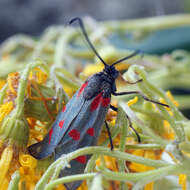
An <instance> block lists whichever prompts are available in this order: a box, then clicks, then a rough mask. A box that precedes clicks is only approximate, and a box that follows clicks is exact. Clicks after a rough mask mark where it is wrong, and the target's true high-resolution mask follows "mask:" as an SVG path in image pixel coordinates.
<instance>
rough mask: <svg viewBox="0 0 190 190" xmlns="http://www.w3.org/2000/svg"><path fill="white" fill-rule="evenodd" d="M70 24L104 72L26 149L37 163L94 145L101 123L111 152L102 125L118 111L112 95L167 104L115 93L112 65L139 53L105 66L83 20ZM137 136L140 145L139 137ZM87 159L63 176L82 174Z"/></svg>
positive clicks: (79, 159) (79, 160)
mask: <svg viewBox="0 0 190 190" xmlns="http://www.w3.org/2000/svg"><path fill="white" fill-rule="evenodd" d="M73 22H78V23H79V26H80V28H81V30H82V32H83V35H84V37H85V39H86V41H87V42H88V44H89V46H90V47H91V49H92V50H93V52H94V53H95V55H96V56H97V57H98V58H99V60H100V61H101V62H102V63H103V64H104V69H103V71H102V72H99V73H96V74H94V75H93V76H91V77H90V78H88V79H87V80H86V81H85V82H84V84H83V85H82V86H81V87H80V89H79V90H78V91H77V92H76V93H75V94H74V96H73V97H72V98H71V99H70V101H69V102H68V103H67V105H66V106H65V107H64V108H63V110H62V111H61V112H60V113H59V114H58V116H57V118H56V120H55V122H54V123H53V126H52V128H51V129H50V131H49V133H48V134H47V135H46V136H45V138H44V139H43V140H42V141H41V142H39V143H36V144H33V145H31V146H30V147H29V148H28V151H29V152H30V154H31V155H32V156H34V157H35V158H36V159H43V158H46V157H48V156H50V155H52V154H54V158H55V160H56V159H58V158H59V157H60V156H61V155H63V154H67V153H70V152H72V151H75V150H76V149H79V148H82V147H87V146H93V145H96V143H97V139H98V137H99V135H100V132H101V128H102V125H103V124H104V123H105V126H106V128H107V131H108V135H109V140H110V144H111V150H112V149H113V143H112V139H111V134H110V130H109V127H108V124H107V122H106V121H105V117H106V114H107V112H108V109H109V108H110V109H113V110H114V111H117V108H116V107H114V106H112V105H111V104H110V101H111V95H113V96H120V95H128V94H139V95H141V96H142V97H143V98H144V99H145V100H147V101H150V102H153V103H156V104H160V105H162V106H167V107H168V105H166V104H162V103H160V102H157V101H154V100H150V99H149V98H148V97H146V96H144V95H142V93H140V92H139V91H129V92H117V89H116V84H115V80H116V78H117V77H118V75H119V71H118V70H116V68H115V65H116V64H118V63H120V62H122V61H124V60H127V59H129V58H131V57H133V56H135V55H137V54H138V53H139V51H135V52H134V53H132V54H131V55H129V56H127V57H124V58H122V59H120V60H118V61H116V62H115V63H113V64H112V65H108V64H106V62H105V61H104V60H103V59H102V58H101V57H100V55H99V54H98V52H97V51H96V49H95V47H94V46H93V45H92V43H91V41H90V40H89V38H88V35H87V32H86V30H85V28H84V24H83V22H82V20H81V19H80V18H78V17H77V18H74V19H72V20H71V21H70V23H73ZM127 117H128V116H127ZM128 119H129V117H128ZM130 126H131V125H130ZM131 127H132V126H131ZM135 132H136V131H135ZM136 134H137V137H138V139H139V141H140V137H139V135H138V133H136ZM89 158H90V156H85V155H84V156H79V157H77V158H76V159H74V160H72V161H71V162H70V165H71V167H70V168H65V169H64V170H63V171H62V174H63V175H64V176H68V175H72V174H80V173H83V172H84V169H85V167H86V164H87V161H88V159H89ZM80 184H81V181H78V182H72V183H67V184H64V185H65V187H66V188H67V190H75V189H76V188H77V187H78V186H79V185H80Z"/></svg>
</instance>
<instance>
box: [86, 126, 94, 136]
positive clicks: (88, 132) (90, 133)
mask: <svg viewBox="0 0 190 190" xmlns="http://www.w3.org/2000/svg"><path fill="white" fill-rule="evenodd" d="M86 133H87V134H88V135H90V136H92V137H93V136H94V128H92V127H91V128H88V130H87V132H86Z"/></svg>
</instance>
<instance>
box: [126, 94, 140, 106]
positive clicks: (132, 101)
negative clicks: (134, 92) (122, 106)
mask: <svg viewBox="0 0 190 190" xmlns="http://www.w3.org/2000/svg"><path fill="white" fill-rule="evenodd" d="M137 101H138V97H137V96H135V97H134V98H133V99H132V100H129V101H128V102H127V105H128V106H131V105H133V104H135V103H137Z"/></svg>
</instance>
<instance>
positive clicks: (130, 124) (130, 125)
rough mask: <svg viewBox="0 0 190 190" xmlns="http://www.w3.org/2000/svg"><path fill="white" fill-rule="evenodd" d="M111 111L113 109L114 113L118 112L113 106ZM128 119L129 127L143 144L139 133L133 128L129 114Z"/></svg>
mask: <svg viewBox="0 0 190 190" xmlns="http://www.w3.org/2000/svg"><path fill="white" fill-rule="evenodd" d="M110 109H112V110H113V111H116V112H117V111H118V108H116V107H115V106H113V105H110ZM126 117H127V119H128V121H129V127H130V128H131V129H132V130H133V131H134V132H135V134H136V136H137V140H138V142H139V143H141V138H140V136H139V134H138V132H137V131H136V130H135V128H134V127H133V125H132V121H131V119H130V117H129V116H128V115H127V114H126Z"/></svg>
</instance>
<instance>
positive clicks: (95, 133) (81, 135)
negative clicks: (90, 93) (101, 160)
mask: <svg viewBox="0 0 190 190" xmlns="http://www.w3.org/2000/svg"><path fill="white" fill-rule="evenodd" d="M95 98H96V97H95ZM95 98H93V99H91V100H88V101H85V103H84V105H83V106H82V109H81V111H80V113H79V114H78V115H77V117H76V118H75V119H74V120H73V121H72V123H71V126H70V128H69V130H68V132H67V134H65V135H64V136H63V138H62V139H61V141H60V143H59V145H58V146H57V147H56V149H55V159H58V158H59V157H60V156H61V155H62V154H68V153H69V152H72V151H74V150H76V149H79V148H82V147H86V146H93V145H95V144H96V142H97V139H98V137H99V135H100V132H101V127H102V125H103V123H104V121H105V117H106V113H107V111H108V108H109V102H107V104H104V106H103V105H102V104H101V103H100V104H99V106H98V107H97V108H96V109H93V111H92V109H91V108H92V104H93V101H94V99H95ZM89 158H90V155H87V156H86V155H83V156H79V157H78V158H76V159H74V160H72V161H71V162H70V165H71V167H70V168H65V169H64V170H63V171H62V172H61V176H63V175H64V176H68V175H73V174H80V173H83V172H84V169H85V167H86V163H87V161H88V159H89ZM80 184H81V181H78V182H72V183H66V188H67V189H68V190H69V189H72V190H75V189H76V188H77V187H78V186H79V185H80Z"/></svg>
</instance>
